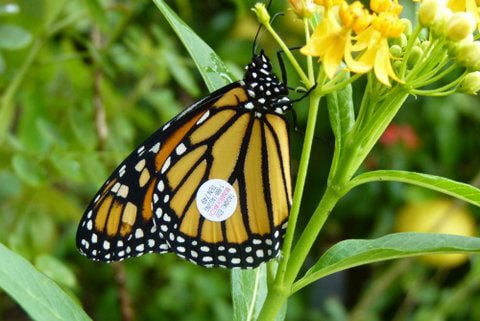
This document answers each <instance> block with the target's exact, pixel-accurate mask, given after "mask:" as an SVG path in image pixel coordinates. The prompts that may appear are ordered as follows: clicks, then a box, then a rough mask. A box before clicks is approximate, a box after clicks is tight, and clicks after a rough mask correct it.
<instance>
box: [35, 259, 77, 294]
mask: <svg viewBox="0 0 480 321" xmlns="http://www.w3.org/2000/svg"><path fill="white" fill-rule="evenodd" d="M35 267H36V268H37V269H38V270H39V271H41V272H42V273H44V274H45V275H46V276H48V277H49V278H51V279H52V280H54V281H55V282H57V283H59V284H63V285H65V286H67V287H70V288H73V287H75V286H76V285H77V279H76V278H75V274H73V272H72V270H70V269H69V268H68V267H67V266H66V265H65V264H64V263H63V262H62V261H60V260H58V259H57V258H55V257H53V256H51V255H48V254H42V255H39V256H38V257H37V258H36V259H35Z"/></svg>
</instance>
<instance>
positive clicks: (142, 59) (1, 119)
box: [0, 0, 480, 321]
mask: <svg viewBox="0 0 480 321" xmlns="http://www.w3.org/2000/svg"><path fill="white" fill-rule="evenodd" d="M167 3H168V4H169V5H170V6H171V7H172V8H173V9H174V11H175V12H176V13H177V14H178V15H179V16H180V17H181V18H182V19H183V20H184V21H185V22H186V23H187V24H188V25H189V26H191V28H192V29H193V30H195V32H197V33H198V34H199V36H200V37H201V38H203V39H204V40H205V42H206V43H208V44H209V45H210V46H211V47H212V48H213V49H214V50H215V51H216V52H217V53H218V54H219V56H220V57H221V58H222V59H223V60H224V61H225V62H226V63H227V65H228V67H229V68H230V69H231V70H232V72H233V73H234V75H236V77H237V78H241V76H242V68H243V66H244V65H245V64H246V63H248V62H249V59H250V57H251V55H252V42H253V38H254V36H255V32H256V29H257V28H258V23H257V22H256V20H255V17H254V15H253V13H252V12H251V11H250V8H251V7H252V6H253V4H254V1H251V0H248V1H243V0H231V1H218V0H217V1H214V0H205V1H187V0H176V1H174V0H171V1H167ZM402 4H403V3H402ZM404 5H405V6H406V8H405V10H404V13H405V16H406V17H412V13H413V12H414V7H410V6H409V5H411V4H410V3H405V4H404ZM270 12H271V14H272V15H273V14H274V13H276V12H283V13H284V15H283V16H281V17H278V18H277V19H276V20H275V22H274V27H275V28H276V29H277V31H278V32H279V34H280V35H281V36H282V37H283V38H284V39H285V41H286V42H287V44H288V45H289V46H291V47H295V46H300V45H302V43H303V40H302V39H303V38H302V25H301V23H300V22H299V21H297V20H295V17H294V15H293V14H292V13H291V12H290V11H289V10H288V3H287V2H286V1H280V0H275V1H273V4H272V6H271V8H270ZM259 46H260V47H261V48H264V49H265V50H266V52H267V54H268V55H269V56H270V57H272V60H273V62H274V65H276V67H277V70H278V63H277V61H276V59H274V57H275V53H276V52H277V50H278V47H277V46H276V45H275V43H274V42H273V41H272V40H271V39H270V38H269V37H268V35H267V34H266V33H264V34H262V36H261V37H260V40H259ZM287 67H288V66H287ZM287 71H288V68H287ZM288 75H289V79H288V81H289V85H291V86H300V85H301V83H299V82H298V79H296V78H295V76H294V73H293V71H292V70H290V71H289V72H288ZM362 86H363V84H362V83H361V82H359V83H357V84H355V88H354V98H355V99H356V100H357V101H358V100H359V99H361V95H362V93H363V89H362ZM207 93H208V91H207V90H206V87H205V86H204V84H203V83H202V79H201V77H200V76H199V74H198V72H197V71H196V69H195V66H194V64H193V62H192V60H191V59H190V57H189V56H188V55H187V53H186V51H185V49H184V48H183V46H182V45H181V44H180V42H179V41H178V39H177V38H176V36H175V35H174V33H173V32H172V30H171V28H170V27H169V26H168V24H167V23H166V21H165V20H164V19H163V17H162V15H161V14H160V12H159V11H158V9H157V8H156V7H155V5H154V4H153V3H152V1H150V0H135V1H133V0H123V1H122V0H85V1H66V0H0V95H1V96H0V99H1V100H0V242H2V243H4V244H5V245H7V246H8V247H9V248H10V249H12V250H13V251H15V252H17V253H19V254H20V255H22V256H23V257H25V258H26V259H27V260H29V261H30V262H31V263H32V264H34V265H35V267H36V268H38V269H39V270H40V271H42V272H43V273H45V274H46V275H48V276H49V277H50V278H52V279H53V280H54V281H55V282H57V283H58V284H59V285H60V286H61V287H62V288H63V289H64V290H65V291H66V292H67V293H69V294H71V296H72V297H74V298H76V299H77V300H78V301H79V302H80V303H81V304H82V306H83V307H84V308H85V309H86V311H87V312H88V313H89V314H90V315H91V316H92V318H93V319H94V320H112V321H115V320H124V321H132V320H189V321H203V320H208V321H215V320H230V319H231V316H232V307H231V299H230V283H229V272H228V271H225V270H221V269H212V270H207V269H203V268H199V267H197V266H195V265H193V264H190V263H187V262H185V261H182V260H180V259H178V258H176V257H175V256H174V255H172V254H168V255H146V256H144V257H141V258H136V259H131V260H127V261H126V262H124V263H122V264H115V265H108V264H101V263H95V262H91V261H89V260H87V259H86V258H84V257H82V256H80V254H79V253H78V252H77V250H76V248H75V241H74V240H75V232H76V229H77V224H78V221H79V219H80V217H81V215H82V214H83V210H84V209H85V208H86V206H87V205H88V203H89V201H90V199H91V198H92V197H93V195H94V193H95V192H96V191H97V189H98V188H99V187H100V186H101V185H102V183H103V182H104V180H105V179H106V178H107V176H108V175H109V174H110V172H111V171H112V170H113V169H114V168H115V167H116V165H117V164H118V163H119V162H120V161H121V160H123V158H124V157H125V156H126V155H128V154H129V152H130V151H131V150H133V148H134V147H135V146H136V145H137V144H139V143H141V142H142V141H143V140H144V139H145V138H146V137H147V136H148V135H149V134H150V133H152V132H153V131H154V130H155V129H157V128H158V127H160V126H161V125H162V124H163V123H165V122H167V121H168V120H169V119H171V118H172V117H173V116H174V115H176V114H177V113H178V112H180V111H181V110H182V108H184V107H185V106H188V105H189V104H191V103H192V102H194V101H196V100H198V99H199V98H201V97H202V96H204V95H206V94H207ZM292 96H295V94H292ZM295 110H296V114H297V124H296V126H297V127H298V130H294V129H293V127H294V125H293V122H291V127H292V130H291V136H292V147H291V149H292V171H293V173H292V175H293V176H294V177H295V175H296V169H297V165H298V158H299V154H300V151H301V146H302V139H303V129H304V128H305V123H306V106H305V103H304V102H301V103H299V104H297V105H296V106H295ZM316 137H317V138H316V139H317V142H316V143H315V144H314V150H313V154H312V159H311V163H310V171H309V178H308V180H307V188H306V192H305V197H304V202H303V207H302V210H301V219H302V223H301V224H305V222H306V221H307V219H308V218H309V216H310V215H311V213H312V211H313V210H314V208H315V207H316V205H317V203H318V201H319V199H320V197H321V194H322V191H323V189H324V186H325V182H326V176H327V174H328V168H329V164H330V160H331V156H332V152H333V145H334V140H333V134H332V132H331V130H330V129H329V124H328V117H327V113H326V109H325V108H321V111H320V117H319V119H318V124H317V132H316ZM479 148H480V109H479V99H478V97H473V96H465V95H454V96H451V97H446V98H429V99H424V98H420V97H419V98H416V99H415V98H412V99H410V100H408V101H407V103H406V104H405V106H404V107H403V108H402V110H401V112H400V113H399V115H398V116H397V117H396V118H395V120H394V123H393V124H392V125H391V126H390V127H389V128H388V129H387V131H386V133H385V134H384V136H383V137H382V139H381V141H380V142H379V144H378V145H377V146H376V147H375V149H374V151H373V152H372V154H371V155H370V156H369V158H368V159H367V161H366V162H365V164H364V168H363V170H372V169H405V170H414V171H419V172H426V173H430V174H435V175H442V176H446V177H448V178H451V179H455V180H458V181H462V182H470V183H472V184H475V185H477V186H478V185H479V182H480V175H479V170H480V166H479V165H480V153H479V152H478V151H479ZM445 213H449V214H452V215H446V216H445V215H444V214H445ZM479 215H480V211H479V210H478V209H475V208H473V207H469V206H467V205H465V204H463V203H461V202H452V201H451V200H449V199H446V198H444V197H442V196H441V195H438V194H435V193H431V192H427V191H425V190H422V189H419V188H412V187H410V186H406V185H403V184H396V183H381V184H380V183H378V184H369V185H365V186H361V187H359V188H357V189H355V190H354V191H352V192H351V193H350V194H348V195H347V197H345V198H344V199H343V200H342V201H341V202H340V203H339V205H338V207H337V208H336V209H335V211H334V213H333V214H332V216H331V218H330V220H329V221H328V223H327V225H326V226H325V228H324V230H323V232H322V235H321V237H320V238H319V240H318V242H317V244H316V246H315V249H314V250H313V251H312V253H311V256H310V264H312V263H314V262H315V260H316V259H318V257H319V256H320V255H321V254H322V253H323V252H324V251H325V249H327V248H328V247H329V246H331V245H332V244H334V243H336V242H338V241H340V240H343V239H346V238H372V237H378V236H382V235H384V234H387V233H391V232H394V231H399V230H402V229H407V230H413V229H415V228H417V227H418V226H424V225H425V222H424V219H423V218H425V217H432V216H435V217H437V216H442V217H446V222H447V226H448V227H449V228H451V229H452V230H448V232H451V233H454V232H458V233H462V232H463V233H467V232H468V233H474V234H475V235H477V226H476V221H478V218H479ZM402 217H403V219H402ZM400 221H401V222H403V223H399V222H400ZM405 222H406V223H405ZM300 228H301V226H300ZM479 300H480V262H479V260H478V259H477V258H475V257H474V256H472V257H467V256H461V257H456V258H454V257H451V256H450V257H444V256H443V257H436V258H429V259H428V258H427V259H410V260H401V261H391V262H385V263H380V264H374V265H370V266H365V267H360V268H355V269H352V270H349V271H346V272H342V273H338V274H335V275H333V276H331V277H328V278H326V279H324V280H321V281H320V282H317V283H316V284H314V285H312V286H310V287H308V288H306V289H305V290H303V291H301V292H300V293H298V294H296V295H295V296H294V297H293V298H292V299H291V300H290V301H289V306H288V313H287V320H299V321H300V320H302V321H303V320H306V321H309V320H312V321H313V320H329V321H336V320H338V321H341V320H350V321H360V320H369V321H375V320H394V321H400V320H417V321H419V320H429V321H431V320H480V305H479V304H478V302H479ZM0 320H5V321H14V320H15V321H17V320H29V317H28V316H27V315H26V314H25V313H24V312H23V311H22V310H21V308H20V307H19V306H18V305H17V304H16V303H15V302H14V301H12V300H11V299H10V298H9V297H8V296H7V295H6V294H5V293H3V292H0Z"/></svg>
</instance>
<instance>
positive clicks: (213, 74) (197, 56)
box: [153, 0, 233, 91]
mask: <svg viewBox="0 0 480 321" xmlns="http://www.w3.org/2000/svg"><path fill="white" fill-rule="evenodd" d="M153 2H154V3H155V4H156V5H157V7H158V9H160V11H161V12H162V14H163V16H164V17H165V18H166V19H167V21H168V23H169V24H170V25H171V26H172V28H173V30H174V31H175V32H176V34H177V36H178V37H179V38H180V40H181V41H182V42H183V44H184V45H185V47H186V48H187V50H188V52H189V54H190V56H192V58H193V61H194V62H195V64H196V65H197V67H198V70H199V71H200V74H201V75H202V77H203V80H204V81H205V84H206V85H207V87H208V89H209V90H210V91H213V90H215V89H218V88H220V87H223V86H225V85H227V84H229V83H232V82H233V76H232V75H231V73H230V71H228V69H227V67H226V66H225V64H224V63H223V62H222V61H221V60H220V58H219V57H218V56H217V54H216V53H215V52H214V51H213V50H212V48H210V47H209V46H208V45H207V44H206V43H205V42H204V41H203V40H202V39H200V37H198V36H197V34H195V32H193V31H192V29H190V27H189V26H188V25H187V24H186V23H185V22H183V21H182V20H181V19H180V18H179V17H178V16H177V15H176V14H175V12H173V11H172V9H170V7H168V6H167V5H166V4H165V2H164V1H162V0H153Z"/></svg>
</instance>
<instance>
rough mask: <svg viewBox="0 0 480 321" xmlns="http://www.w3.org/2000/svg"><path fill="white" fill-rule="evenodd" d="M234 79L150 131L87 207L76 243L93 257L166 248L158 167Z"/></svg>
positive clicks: (228, 90)
mask: <svg viewBox="0 0 480 321" xmlns="http://www.w3.org/2000/svg"><path fill="white" fill-rule="evenodd" d="M239 86H240V84H239V83H233V84H231V85H228V86H226V87H223V88H222V89H220V90H218V91H216V92H214V93H212V94H211V95H209V96H207V97H205V98H204V99H202V100H201V101H199V102H197V103H195V104H193V105H192V106H190V107H189V108H187V109H185V111H184V112H182V113H181V114H179V115H178V116H177V117H175V118H174V119H172V120H171V121H170V122H168V123H166V124H165V125H164V126H162V127H161V128H160V129H158V130H157V131H156V132H155V133H154V134H152V135H151V136H150V137H149V138H148V139H147V140H146V141H145V142H144V143H143V144H142V145H140V147H138V148H137V149H136V150H135V151H134V152H132V153H131V154H130V155H129V156H128V157H127V158H126V159H125V160H124V161H123V162H122V163H121V164H120V165H119V166H118V167H117V169H116V170H115V171H114V172H113V173H112V175H111V176H110V178H109V179H108V180H107V181H106V182H105V183H104V185H103V186H102V188H101V189H100V190H99V191H98V192H97V194H96V196H95V197H94V199H93V200H92V202H91V203H90V205H89V206H88V208H87V210H86V211H85V214H84V215H83V217H82V219H81V221H80V224H79V227H78V230H77V237H76V243H77V248H78V249H79V250H80V252H81V253H82V254H84V255H85V256H87V257H88V258H90V259H93V260H99V261H106V262H110V261H119V260H123V259H125V258H128V257H132V256H139V255H142V254H144V253H150V252H157V253H164V252H169V251H170V249H169V247H168V245H167V243H166V241H165V240H164V239H163V238H161V237H160V236H159V231H158V224H157V221H156V220H155V219H154V203H155V201H156V198H155V197H156V196H155V195H154V189H155V187H156V185H157V182H158V180H159V177H160V176H161V175H162V167H164V166H165V165H166V163H167V162H170V161H171V156H172V155H175V154H176V153H180V152H181V148H182V147H181V146H180V142H181V141H182V140H183V139H184V138H185V136H186V135H187V134H188V133H189V132H190V131H192V128H194V127H196V126H198V125H197V123H199V122H201V118H202V116H203V115H205V113H206V112H207V111H208V110H209V108H211V107H212V106H213V104H215V102H216V101H218V100H219V99H221V97H224V96H225V95H227V96H232V97H233V99H235V91H236V89H237V88H238V87H239Z"/></svg>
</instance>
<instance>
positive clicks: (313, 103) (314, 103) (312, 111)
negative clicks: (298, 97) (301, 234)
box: [278, 94, 321, 282]
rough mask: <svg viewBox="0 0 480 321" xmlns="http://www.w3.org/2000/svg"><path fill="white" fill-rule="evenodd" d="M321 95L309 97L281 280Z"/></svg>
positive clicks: (280, 273) (280, 267) (290, 242)
mask: <svg viewBox="0 0 480 321" xmlns="http://www.w3.org/2000/svg"><path fill="white" fill-rule="evenodd" d="M320 99H321V96H316V95H314V94H312V97H311V99H310V106H309V109H308V120H307V128H306V131H305V139H304V141H303V149H302V155H301V158H300V165H299V169H298V174H297V181H296V184H295V191H294V193H293V203H292V208H291V209H290V216H289V219H288V227H287V232H286V234H285V240H284V244H283V249H282V253H283V257H282V260H281V261H280V266H279V270H278V280H280V282H283V277H284V275H285V271H286V266H287V263H288V261H289V256H290V251H291V248H292V242H293V236H294V234H295V227H296V225H297V220H298V214H299V212H300V204H301V201H302V196H303V189H304V187H305V180H306V177H307V170H308V163H309V160H310V153H311V150H312V144H313V138H314V135H315V123H316V120H317V113H318V105H319V104H320Z"/></svg>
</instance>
